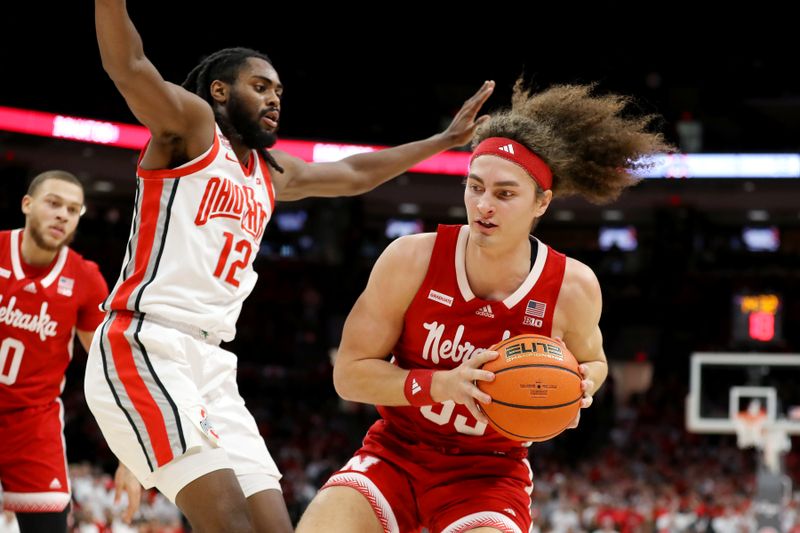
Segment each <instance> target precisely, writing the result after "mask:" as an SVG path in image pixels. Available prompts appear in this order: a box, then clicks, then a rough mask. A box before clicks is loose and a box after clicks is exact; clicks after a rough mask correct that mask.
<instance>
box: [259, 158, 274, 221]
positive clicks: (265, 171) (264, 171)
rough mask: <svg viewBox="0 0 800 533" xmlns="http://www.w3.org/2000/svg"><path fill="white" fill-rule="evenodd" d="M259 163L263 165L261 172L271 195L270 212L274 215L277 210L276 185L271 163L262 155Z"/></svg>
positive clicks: (265, 186)
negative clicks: (273, 180) (271, 172)
mask: <svg viewBox="0 0 800 533" xmlns="http://www.w3.org/2000/svg"><path fill="white" fill-rule="evenodd" d="M258 165H259V166H260V167H261V174H263V177H264V188H265V189H266V190H267V196H269V212H270V215H272V213H274V212H275V187H274V186H273V184H272V174H270V172H269V165H267V163H266V161H264V160H263V159H261V157H260V156H259V158H258Z"/></svg>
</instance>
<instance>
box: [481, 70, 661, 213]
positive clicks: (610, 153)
mask: <svg viewBox="0 0 800 533" xmlns="http://www.w3.org/2000/svg"><path fill="white" fill-rule="evenodd" d="M594 88H595V87H594V85H557V86H554V87H551V88H550V89H547V90H546V91H544V92H540V93H533V92H531V91H529V90H527V89H525V88H523V84H522V79H521V78H520V79H518V80H517V83H516V84H515V85H514V93H513V96H512V99H511V109H510V110H505V111H502V112H500V113H497V114H495V115H493V116H492V117H491V118H490V119H489V120H488V121H486V123H484V124H482V125H481V126H480V127H479V128H478V130H477V132H476V133H475V138H474V140H473V148H474V147H475V146H477V145H478V144H479V143H480V142H481V141H482V140H484V139H486V138H488V137H506V138H509V139H513V140H515V141H517V142H519V143H521V144H523V145H525V146H526V147H528V148H529V149H530V150H532V151H533V152H535V153H536V154H537V155H538V156H539V157H541V158H542V159H543V160H544V161H545V162H546V163H547V164H548V166H549V167H550V170H551V171H552V172H553V195H554V196H569V195H572V194H580V195H582V196H584V197H585V198H587V199H588V200H589V201H591V202H594V203H598V204H599V203H607V202H610V201H612V200H614V199H616V198H617V197H618V196H619V194H620V193H621V192H622V191H623V190H625V189H626V188H628V187H630V186H631V185H635V184H636V183H638V182H639V180H640V178H638V177H636V176H635V173H636V171H637V170H640V169H642V168H643V167H645V166H647V163H646V162H643V161H641V159H640V158H642V157H643V156H649V155H652V154H654V153H657V152H665V151H670V150H673V148H672V147H671V146H670V145H669V144H667V143H666V142H665V141H664V138H663V136H662V135H661V134H660V133H649V132H647V131H646V129H647V126H648V125H649V124H650V123H651V122H652V120H653V119H654V118H655V116H654V115H644V116H638V117H626V116H622V115H621V113H622V111H623V110H624V109H625V108H626V107H627V106H628V104H630V103H631V99H630V98H629V97H626V96H620V95H616V94H610V95H605V96H595V95H593V94H592V92H593V90H594Z"/></svg>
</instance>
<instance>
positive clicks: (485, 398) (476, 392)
mask: <svg viewBox="0 0 800 533" xmlns="http://www.w3.org/2000/svg"><path fill="white" fill-rule="evenodd" d="M469 395H470V396H472V398H474V399H476V400H478V401H479V402H481V403H492V397H491V396H489V395H488V394H486V393H485V392H483V391H482V390H480V389H479V388H478V387H476V386H475V385H470V390H469ZM472 398H470V400H472Z"/></svg>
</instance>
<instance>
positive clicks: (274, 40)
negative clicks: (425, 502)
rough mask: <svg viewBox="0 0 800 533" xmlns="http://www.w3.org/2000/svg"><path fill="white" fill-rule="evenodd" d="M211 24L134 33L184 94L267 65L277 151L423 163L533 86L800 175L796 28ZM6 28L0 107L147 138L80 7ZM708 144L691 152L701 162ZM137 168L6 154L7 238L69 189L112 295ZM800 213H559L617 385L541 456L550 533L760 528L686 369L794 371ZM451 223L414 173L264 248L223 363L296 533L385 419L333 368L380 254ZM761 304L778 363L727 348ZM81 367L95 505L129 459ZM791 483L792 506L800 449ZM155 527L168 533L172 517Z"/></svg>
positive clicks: (786, 186)
mask: <svg viewBox="0 0 800 533" xmlns="http://www.w3.org/2000/svg"><path fill="white" fill-rule="evenodd" d="M67 4H68V5H67ZM161 4H163V3H161ZM215 7H217V8H218V9H219V10H218V11H213V12H212V11H210V10H209V8H203V11H202V12H201V11H200V9H201V8H200V6H199V5H196V4H195V3H189V2H178V3H174V4H171V5H170V6H166V7H165V6H164V5H155V4H153V3H149V2H141V3H136V4H134V3H131V5H129V10H130V11H131V14H132V17H133V20H134V23H135V24H136V26H137V27H138V29H139V31H140V33H141V34H142V37H143V40H144V43H145V51H146V53H147V55H148V56H149V58H150V59H151V60H152V61H153V63H154V64H155V65H156V67H157V68H158V69H159V70H160V72H161V73H162V75H163V76H164V77H165V78H166V79H168V80H170V81H174V82H177V83H180V82H181V81H182V80H183V78H184V76H185V75H186V73H187V72H188V71H189V70H190V69H191V68H192V67H193V66H194V65H195V64H196V63H197V62H198V61H199V60H200V59H201V58H202V57H203V56H204V55H206V54H208V53H211V52H213V51H215V50H217V49H218V48H222V47H226V46H235V45H243V46H250V47H253V48H256V49H259V50H261V51H263V52H265V53H267V54H268V55H269V56H270V57H271V58H272V60H273V63H274V66H275V67H276V69H277V70H278V72H279V74H280V76H281V79H282V81H283V83H284V85H285V87H286V93H285V98H284V101H283V111H282V117H281V129H280V134H281V137H282V138H291V139H307V140H317V141H330V142H342V143H362V144H376V145H392V144H397V143H401V142H405V141H410V140H414V139H417V138H421V137H425V136H428V135H430V134H433V133H435V132H437V131H439V130H440V129H441V128H443V127H444V126H445V125H446V124H447V123H448V122H449V118H450V116H451V115H452V113H454V112H455V110H457V109H458V107H459V105H460V103H461V101H462V100H463V99H464V98H466V97H467V96H469V95H470V94H471V93H472V92H473V91H474V90H475V89H477V87H478V86H479V85H480V83H481V82H482V81H483V80H484V79H494V80H496V81H497V89H496V91H495V94H494V95H493V96H492V97H491V99H490V100H489V102H488V103H487V110H488V111H492V110H495V109H498V108H501V107H503V106H505V105H507V104H508V102H509V96H510V90H511V86H512V84H513V82H514V80H515V79H516V78H517V77H518V76H519V75H520V74H523V73H524V75H525V78H526V79H528V80H530V81H531V82H532V83H533V85H534V86H535V87H539V88H544V87H546V86H547V85H549V84H551V83H571V82H581V83H584V82H597V83H598V90H599V91H600V92H605V91H616V92H622V93H629V94H632V95H634V96H635V97H636V99H637V106H638V108H639V109H640V110H644V111H646V112H652V113H658V114H660V115H661V116H662V117H663V118H662V119H661V120H660V121H659V122H657V124H658V125H659V126H660V128H661V129H663V131H664V132H665V133H666V135H667V137H668V138H669V139H670V140H671V141H672V142H674V143H675V144H676V145H681V146H682V148H683V149H684V151H688V152H691V151H700V152H705V153H791V154H796V153H797V152H800V79H799V77H798V71H797V69H796V57H795V56H794V53H793V48H792V43H791V35H790V34H789V33H785V32H784V31H783V29H782V25H783V24H782V22H785V21H786V14H785V13H782V12H781V11H780V10H779V9H778V8H776V7H770V6H769V5H768V4H760V7H761V10H760V11H759V13H760V14H753V13H741V12H738V13H736V14H735V20H730V21H729V20H726V18H727V17H726V16H727V15H730V14H731V13H729V12H727V10H724V11H725V12H723V10H722V9H720V11H719V12H717V13H716V14H715V15H714V16H711V17H705V16H704V17H700V16H699V15H698V14H697V12H696V10H695V8H694V7H693V6H692V5H690V4H675V3H672V4H669V5H666V6H663V10H661V11H659V12H653V13H647V12H645V11H641V10H640V8H641V9H644V7H643V6H640V5H637V4H625V3H617V2H610V3H607V4H604V5H602V6H592V7H585V6H576V7H575V9H574V10H568V9H561V10H559V9H557V8H556V7H553V6H550V7H547V8H544V7H542V6H528V7H527V8H526V10H525V11H524V16H522V14H521V13H522V12H520V9H521V8H520V6H518V5H514V4H509V5H500V4H498V5H494V4H493V5H491V6H477V7H470V6H467V5H460V6H457V7H455V6H453V7H451V8H449V11H447V12H445V13H444V14H438V15H436V16H433V15H430V14H428V13H427V11H424V10H422V9H421V8H419V7H415V6H412V5H400V4H397V5H392V6H378V5H373V6H363V7H360V8H356V7H352V8H348V7H344V6H340V5H323V6H313V7H311V6H308V9H306V10H301V9H300V8H299V6H288V7H287V6H272V5H269V4H265V5H256V4H253V3H244V2H233V5H225V6H224V7H225V8H226V10H222V6H215ZM562 7H563V6H562ZM4 9H5V16H4V17H3V19H2V20H0V28H2V30H3V31H2V34H0V43H1V44H2V46H0V54H1V55H0V58H1V61H0V64H1V65H2V67H3V75H2V78H1V79H2V83H0V106H8V107H14V108H20V109H30V110H38V111H46V112H50V113H57V114H63V115H70V116H76V117H84V118H91V119H95V120H102V121H117V122H123V123H134V122H135V120H134V119H133V117H132V115H131V114H130V112H129V111H128V109H127V107H126V105H125V103H124V101H123V99H122V97H121V96H120V95H119V94H118V93H117V91H116V90H115V88H114V86H113V84H112V83H111V81H110V80H109V79H108V78H107V76H106V75H105V74H104V72H103V71H102V68H101V65H100V60H99V55H98V52H97V47H96V43H95V40H94V28H93V14H92V6H91V3H90V2H82V3H80V4H78V5H74V3H59V4H53V5H50V4H48V5H40V4H38V5H34V4H32V3H27V5H21V4H17V3H15V4H14V5H12V6H7V7H6V8H4ZM687 125H688V128H687ZM698 126H699V127H700V130H701V133H700V136H699V140H700V144H699V145H697V144H692V143H693V142H695V143H696V142H697V140H698V138H697V127H698ZM681 132H682V133H683V134H682V133H681ZM135 159H136V153H135V152H134V151H131V150H127V149H122V148H112V147H106V146H99V145H96V144H85V143H79V142H74V141H67V140H55V139H49V138H44V137H37V136H30V135H21V134H17V133H9V132H3V131H0V227H2V228H11V227H18V226H21V225H22V223H23V218H22V215H21V213H20V212H19V200H20V198H21V196H22V195H23V194H24V191H25V188H26V184H27V180H28V179H29V178H30V177H32V176H33V175H35V174H36V173H37V172H39V171H41V170H45V169H50V168H63V169H65V170H69V171H72V172H74V173H75V174H77V175H78V176H79V177H80V178H81V179H82V180H83V181H84V183H85V185H86V188H87V204H88V212H87V214H86V215H85V216H84V218H83V219H82V221H81V225H80V228H79V235H78V237H77V239H76V242H75V244H74V248H75V249H76V250H78V251H79V252H81V253H82V254H84V255H85V256H86V257H88V258H90V259H92V260H94V261H96V262H98V263H99V264H100V266H101V269H102V272H103V274H104V275H105V277H106V279H107V281H108V282H109V284H112V283H113V282H114V281H115V279H116V277H117V274H118V271H119V266H120V262H121V260H122V257H123V254H124V244H125V239H126V237H127V234H128V229H129V224H130V215H131V208H132V197H133V189H134V178H133V171H134V165H135ZM798 198H800V195H798V186H797V179H796V178H791V179H761V178H760V177H759V178H755V179H732V178H730V176H719V177H718V178H717V179H693V178H688V179H650V180H645V182H643V183H642V184H641V185H639V186H638V187H636V188H635V189H634V190H631V191H629V192H627V193H626V194H625V196H624V197H623V198H622V199H621V200H620V201H619V202H617V203H616V204H614V205H613V206H609V207H603V208H599V207H596V206H592V205H589V204H587V203H585V202H582V201H579V200H566V201H562V202H557V203H555V204H554V205H553V207H552V208H551V210H550V212H549V213H548V216H546V217H545V219H544V220H543V222H542V223H541V225H540V226H539V228H538V229H537V235H538V236H539V237H540V238H542V240H544V241H545V242H547V243H548V244H550V245H552V246H553V247H555V248H556V249H559V250H561V251H563V252H566V253H567V254H568V255H571V256H573V257H576V258H578V259H580V260H581V261H584V262H585V263H587V264H588V265H590V266H591V267H592V268H593V269H594V270H595V272H596V273H597V274H598V277H599V279H600V282H601V286H602V287H603V295H604V313H603V318H602V321H601V327H602V329H603V331H604V334H605V348H606V353H607V354H608V357H609V360H610V366H611V368H612V370H614V369H616V370H614V372H612V377H611V379H610V380H609V382H608V383H607V385H606V386H605V388H604V389H603V391H602V392H601V393H600V394H599V395H598V396H597V397H596V401H595V404H594V406H593V407H592V408H591V409H590V410H588V412H586V413H585V414H584V417H583V419H582V421H581V426H580V428H579V429H578V430H577V431H573V432H570V433H569V434H567V435H564V436H561V437H559V438H558V439H555V440H553V441H551V442H548V443H544V444H540V445H536V446H534V448H533V449H532V453H531V459H532V463H533V465H534V475H535V483H536V493H535V496H536V502H535V504H534V505H535V507H536V511H535V513H536V516H537V524H538V527H540V528H541V530H542V531H550V530H553V531H567V530H568V529H564V528H560V527H561V526H560V525H563V524H569V523H571V522H570V521H571V520H572V518H571V517H570V513H576V516H577V517H578V524H577V525H575V526H573V527H572V531H581V530H594V529H596V528H598V527H599V526H600V525H601V524H600V523H601V522H603V519H604V517H605V516H611V517H612V521H615V522H616V523H617V525H616V527H617V529H618V530H622V531H651V530H655V529H656V527H657V526H656V522H655V518H654V517H655V512H654V509H662V510H666V511H665V512H669V513H672V514H674V515H675V516H676V517H678V518H680V519H682V520H683V522H680V521H678V522H675V523H676V524H677V525H673V526H669V527H671V528H673V529H664V530H665V531H672V530H674V531H682V530H686V529H688V528H691V527H695V528H699V527H701V526H702V527H713V526H711V523H712V522H713V520H712V518H713V517H715V516H722V515H725V514H726V513H728V510H729V509H730V512H731V513H733V514H735V515H738V514H740V515H746V514H747V513H748V512H751V511H752V510H751V509H750V507H751V505H750V503H751V500H752V497H753V491H754V474H755V468H756V467H755V463H756V456H755V454H754V452H752V451H739V450H738V449H737V448H736V445H735V439H734V438H733V437H731V436H719V437H717V436H698V435H693V434H690V433H687V432H686V431H685V428H684V411H683V401H684V398H685V396H686V393H687V390H688V371H689V357H690V354H691V353H693V352H696V351H750V350H754V351H760V352H797V351H798V343H800V332H799V331H798V329H797V328H796V327H795V325H796V324H797V323H798V318H800V298H799V297H800V294H799V292H800V278H798V271H799V270H798V267H800V262H799V261H798V254H799V253H800V207H798V203H799V202H798ZM461 202H462V200H461V180H460V178H458V177H456V176H440V175H425V174H407V175H405V176H402V177H400V178H398V179H397V180H395V181H393V182H391V183H389V184H387V185H385V186H383V187H380V188H379V189H377V190H375V191H373V192H371V193H369V194H367V195H365V196H364V197H362V198H357V199H334V200H319V201H316V200H314V201H303V202H295V203H289V204H283V205H280V206H279V207H278V213H284V214H285V215H286V216H284V217H283V220H284V222H283V223H282V224H279V223H278V221H277V220H274V221H273V222H272V223H270V225H269V228H268V230H267V233H266V235H265V238H264V245H263V247H262V250H261V252H262V253H261V254H260V255H259V258H258V259H257V261H256V269H257V271H258V272H259V274H260V280H259V283H258V285H257V287H256V289H255V291H254V292H253V294H252V295H251V297H250V298H249V299H248V301H247V302H246V304H245V307H244V309H243V312H242V316H241V318H240V320H239V333H238V336H237V339H236V340H235V341H234V342H233V343H230V345H229V346H228V348H229V349H231V350H233V351H234V352H235V353H237V354H238V355H239V357H240V368H239V379H240V388H241V391H242V394H243V396H244V397H245V399H246V400H247V402H248V405H249V406H250V408H251V410H252V412H253V413H254V415H255V416H256V418H257V420H258V422H259V425H260V429H261V431H262V434H263V435H264V437H265V439H266V441H267V443H268V446H269V447H270V449H271V450H272V453H273V455H274V456H275V458H276V460H277V461H278V462H279V465H280V467H281V468H282V470H283V472H284V474H285V479H284V481H285V485H284V488H285V495H286V500H287V503H288V505H289V508H290V511H291V513H292V515H293V518H295V519H296V518H297V517H298V516H299V514H300V513H301V512H302V509H303V508H304V506H305V505H306V504H307V502H308V501H309V499H310V498H311V497H313V494H314V491H315V490H316V488H317V487H318V486H319V485H320V484H321V483H322V482H323V481H324V480H325V477H326V475H327V474H329V473H330V472H331V470H332V469H334V468H336V467H337V466H339V465H341V464H342V462H343V461H344V460H345V459H346V458H347V457H349V456H350V454H351V453H352V451H353V450H354V449H355V448H356V446H357V445H358V442H359V439H360V438H361V436H362V435H363V433H364V431H365V429H366V428H367V427H368V425H369V424H370V423H371V421H372V420H373V419H374V416H375V414H374V410H373V409H372V408H370V407H365V406H359V405H351V404H343V403H341V402H340V401H338V399H337V397H336V394H335V392H334V391H333V387H332V384H331V366H330V356H331V353H332V350H334V349H335V347H336V346H337V344H338V341H339V336H340V332H341V327H342V323H343V320H344V317H345V316H346V314H347V312H348V311H349V309H350V307H351V305H352V303H353V302H354V300H355V298H356V297H357V295H358V293H359V292H360V290H361V289H362V288H363V286H364V284H365V281H366V278H367V275H368V273H369V270H370V268H371V265H372V263H373V261H374V259H375V258H376V257H377V255H378V254H379V253H380V251H381V250H382V249H383V248H384V246H385V245H386V244H387V243H388V242H389V240H390V238H389V237H388V236H387V229H388V228H390V227H394V228H398V227H399V228H408V227H415V228H417V229H420V228H422V229H424V230H426V231H427V230H433V229H435V226H436V224H437V223H441V222H445V223H458V222H459V221H460V220H462V219H463V210H461V209H460V208H459V206H461ZM393 222H394V223H395V224H394V225H392V224H391V223H393ZM398 222H399V224H398ZM403 222H405V223H407V224H403ZM298 225H299V226H300V227H299V228H297V226H298ZM281 226H283V229H281ZM293 227H294V228H296V229H292V228H293ZM751 227H752V228H770V229H772V228H774V232H773V233H774V234H777V235H778V236H779V244H778V247H777V249H776V250H774V251H768V252H755V251H750V250H749V249H748V246H747V243H746V242H745V240H744V238H743V229H745V228H751ZM601 228H622V229H624V231H623V234H625V235H627V236H628V237H630V236H631V235H635V236H636V241H637V244H636V248H635V249H634V250H631V251H623V250H621V249H619V248H617V247H615V248H612V249H611V250H601V247H600V241H599V237H600V232H601ZM759 291H761V292H764V291H766V292H772V293H777V294H780V296H781V298H782V299H783V316H782V338H781V339H776V340H775V342H763V343H761V344H759V343H755V344H754V343H752V342H746V341H742V340H741V338H740V339H739V340H737V335H736V333H737V330H736V327H735V324H734V314H733V310H732V301H733V297H734V296H735V295H737V294H741V293H744V292H754V293H758V292H759ZM84 360H85V355H83V354H82V353H81V350H80V348H76V356H75V359H74V361H73V364H72V366H71V367H70V370H69V373H68V382H67V386H66V389H65V392H64V403H65V406H66V413H67V426H66V438H67V445H68V453H69V459H70V463H73V464H76V465H77V464H80V463H86V464H88V465H91V467H93V468H94V473H87V471H88V470H89V469H87V468H85V467H82V469H81V470H79V471H78V472H79V474H76V475H81V476H88V477H87V478H86V479H91V480H94V481H93V482H94V483H95V484H98V485H102V484H103V483H107V480H104V479H102V478H101V477H100V474H99V472H101V471H104V472H112V471H113V468H114V467H115V460H114V458H113V457H112V456H111V455H110V452H109V451H108V449H107V448H106V447H105V445H104V443H103V441H102V437H101V436H100V434H99V430H98V429H97V427H96V425H95V423H94V420H93V419H92V417H91V415H90V414H89V412H88V410H87V409H86V407H85V404H84V400H83V395H82V387H81V381H82V379H81V377H82V374H83V363H84ZM622 370H624V379H620V378H621V377H622V376H623V372H622ZM615 377H616V378H617V379H616V380H615V379H614V378H615ZM795 440H796V439H795ZM795 445H797V442H795ZM795 448H797V446H795ZM785 469H786V472H787V473H788V474H789V475H790V477H792V478H793V480H794V482H795V485H797V483H798V476H800V462H799V461H798V453H797V450H796V449H795V451H793V452H791V453H790V454H788V456H787V457H786V461H785ZM77 490H78V484H76V492H77ZM98 498H101V497H98ZM101 499H102V498H101ZM798 505H800V504H799V503H798V496H797V493H795V495H794V497H793V499H792V501H790V502H788V503H787V504H786V508H785V516H786V518H785V524H786V527H787V528H789V527H795V528H796V527H797V526H796V524H795V520H796V519H795V516H796V515H797V509H798ZM76 507H77V510H76V515H77V516H78V518H79V519H82V520H84V521H85V522H87V523H88V522H92V521H93V522H95V523H97V522H100V521H102V520H103V519H104V517H102V516H98V515H101V514H103V513H105V512H106V511H105V507H103V506H98V508H97V509H95V510H91V511H90V510H88V509H86V508H85V507H86V506H84V508H82V507H81V505H78V506H76ZM106 507H107V506H106ZM603 513H605V514H603ZM92 514H94V516H92ZM164 516H166V517H168V518H165V519H164V520H163V522H165V523H168V522H169V521H170V518H169V516H171V515H170V514H169V512H164ZM637 516H641V519H639V518H637ZM159 520H160V519H158V518H153V519H152V520H149V519H148V520H144V519H142V520H140V522H141V523H142V525H141V528H142V530H145V529H144V528H147V527H150V528H152V529H148V530H158V529H159V528H161V529H162V530H165V529H164V528H166V527H167V526H165V525H163V524H162V525H161V526H156V525H154V524H157V523H158V522H159ZM676 520H677V519H676ZM145 522H148V523H149V525H145V524H144V523H145ZM698 524H699V525H698ZM84 527H90V526H89V525H86V524H85V525H84ZM171 527H172V526H171ZM177 527H178V526H174V527H173V529H177ZM720 527H721V526H718V527H717V530H719V531H721V529H720ZM85 530H87V531H88V530H89V529H85Z"/></svg>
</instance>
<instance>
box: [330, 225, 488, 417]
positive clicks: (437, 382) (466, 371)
mask: <svg viewBox="0 0 800 533" xmlns="http://www.w3.org/2000/svg"><path fill="white" fill-rule="evenodd" d="M435 238H436V235H435V234H423V235H413V236H409V237H403V238H400V239H398V240H396V241H394V242H393V243H392V244H391V245H389V246H388V247H387V248H386V250H385V251H384V252H383V254H382V255H381V257H380V258H379V259H378V261H377V262H376V263H375V267H374V268H373V269H372V274H371V275H370V278H369V282H368V283H367V288H366V289H364V292H363V293H362V294H361V296H360V297H359V299H358V301H357V302H356V304H355V305H354V306H353V309H352V311H350V315H349V316H348V317H347V321H346V322H345V326H344V333H343V334H342V342H341V346H340V347H339V353H338V354H337V356H336V361H335V364H334V367H333V382H334V385H335V387H336V392H338V393H339V396H341V397H342V398H344V399H346V400H351V401H355V402H363V403H370V404H374V405H387V406H391V405H409V402H408V400H407V399H406V397H405V393H404V388H405V382H406V377H408V372H409V371H408V370H407V369H402V368H400V367H398V366H396V365H394V364H392V363H391V362H389V361H388V360H387V357H388V354H389V353H390V352H391V350H392V349H393V348H394V346H395V344H397V340H398V339H399V338H400V334H401V333H402V330H403V319H404V316H405V313H406V310H407V309H408V307H409V306H410V305H411V302H412V300H413V299H414V295H415V294H416V292H417V290H419V287H420V286H421V285H422V282H423V280H424V278H425V273H426V272H427V269H428V263H429V262H430V257H431V252H432V250H433V244H434V242H435ZM495 357H497V353H496V352H483V353H481V354H480V355H477V356H475V357H472V358H471V359H469V360H467V361H463V362H462V364H461V365H460V366H458V367H456V368H454V369H451V370H442V371H436V372H435V373H434V374H433V379H432V383H431V388H430V396H431V398H433V401H434V402H444V401H446V400H453V401H454V402H456V403H459V404H464V405H466V406H467V408H468V409H469V410H470V412H471V413H472V415H473V416H475V417H476V418H477V419H478V420H479V421H481V422H486V418H485V416H484V415H483V412H482V411H480V410H479V409H478V407H477V403H476V402H477V401H481V402H484V403H489V402H490V401H491V398H490V397H489V396H488V395H487V394H484V393H482V392H481V391H480V390H478V388H477V387H476V386H475V384H474V381H475V380H476V379H480V380H484V381H491V380H492V379H494V375H493V374H492V373H491V372H487V371H484V370H479V368H480V366H482V365H483V364H484V363H485V362H486V361H489V360H491V359H494V358H495Z"/></svg>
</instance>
